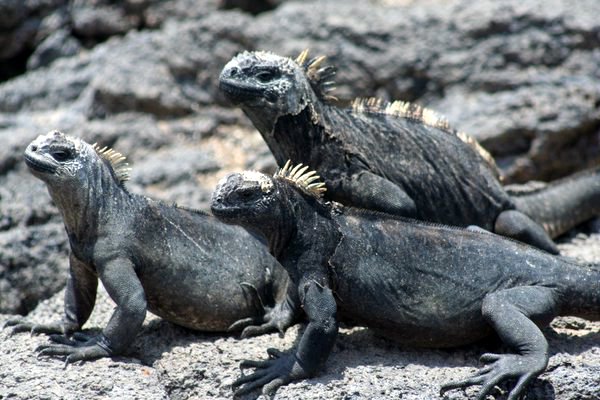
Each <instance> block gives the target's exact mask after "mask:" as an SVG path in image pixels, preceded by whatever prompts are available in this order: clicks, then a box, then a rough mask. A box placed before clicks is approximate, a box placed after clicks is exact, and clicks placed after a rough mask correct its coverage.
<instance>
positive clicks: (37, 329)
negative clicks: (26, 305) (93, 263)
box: [5, 253, 98, 335]
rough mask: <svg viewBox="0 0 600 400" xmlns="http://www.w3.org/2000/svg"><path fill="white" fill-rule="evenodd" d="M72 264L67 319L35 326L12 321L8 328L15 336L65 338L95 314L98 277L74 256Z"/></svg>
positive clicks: (17, 320)
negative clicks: (61, 335) (51, 334)
mask: <svg viewBox="0 0 600 400" xmlns="http://www.w3.org/2000/svg"><path fill="white" fill-rule="evenodd" d="M69 265H70V266H69V277H68V278H67V286H66V289H65V305H64V310H65V314H64V316H63V319H62V320H60V321H55V322H51V323H47V324H35V323H32V322H29V321H27V320H24V319H14V320H10V321H8V322H6V324H5V326H12V332H11V333H12V334H14V333H18V332H32V333H61V334H63V335H65V334H70V333H72V332H75V331H78V330H79V329H81V327H82V326H83V324H84V323H85V322H86V321H87V320H88V318H89V316H90V314H91V313H92V310H93V308H94V303H95V302H96V290H97V287H98V277H97V276H96V275H95V273H94V271H93V269H92V268H91V267H90V266H88V265H87V264H85V263H84V262H83V261H81V260H79V259H78V258H77V257H75V256H74V255H73V254H72V253H71V255H70V256H69Z"/></svg>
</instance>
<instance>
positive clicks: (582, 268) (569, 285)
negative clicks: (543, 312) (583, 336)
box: [559, 264, 600, 321]
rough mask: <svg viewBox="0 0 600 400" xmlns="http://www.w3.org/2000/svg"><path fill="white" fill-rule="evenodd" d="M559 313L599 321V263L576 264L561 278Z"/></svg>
mask: <svg viewBox="0 0 600 400" xmlns="http://www.w3.org/2000/svg"><path fill="white" fill-rule="evenodd" d="M562 283H563V284H565V285H566V291H565V292H564V293H563V296H561V301H562V302H563V304H561V305H560V307H559V308H560V309H561V310H562V312H561V313H560V314H561V315H571V316H575V317H580V318H584V319H587V320H589V321H600V265H599V264H593V265H578V266H577V268H575V269H574V270H572V271H571V272H570V273H567V275H566V276H565V277H563V279H562Z"/></svg>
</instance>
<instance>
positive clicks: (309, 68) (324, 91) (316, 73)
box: [293, 49, 337, 100]
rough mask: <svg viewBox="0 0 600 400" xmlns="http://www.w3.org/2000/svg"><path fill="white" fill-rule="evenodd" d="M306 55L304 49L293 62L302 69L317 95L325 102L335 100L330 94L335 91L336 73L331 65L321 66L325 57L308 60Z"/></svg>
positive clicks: (306, 52)
mask: <svg viewBox="0 0 600 400" xmlns="http://www.w3.org/2000/svg"><path fill="white" fill-rule="evenodd" d="M308 54H309V50H308V49H305V50H303V51H302V52H301V53H300V54H299V55H298V57H296V59H294V60H293V61H294V62H295V63H296V64H298V65H299V66H300V67H302V69H304V72H305V73H306V77H307V78H308V80H309V82H310V83H311V85H312V87H313V89H314V90H315V92H316V93H317V94H318V95H320V96H322V97H324V98H325V99H326V100H337V99H336V97H335V96H333V95H331V94H330V92H332V91H333V90H334V89H335V82H334V80H333V77H334V76H335V73H336V71H335V68H334V67H333V66H331V65H323V66H322V64H323V62H324V61H325V60H326V59H327V57H326V56H324V55H323V56H319V57H315V58H311V59H309V58H308Z"/></svg>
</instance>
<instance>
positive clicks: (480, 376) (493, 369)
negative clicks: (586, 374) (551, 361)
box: [440, 353, 546, 400]
mask: <svg viewBox="0 0 600 400" xmlns="http://www.w3.org/2000/svg"><path fill="white" fill-rule="evenodd" d="M480 361H482V362H484V363H490V364H489V365H487V366H485V367H483V368H481V369H480V370H479V371H477V372H476V373H474V374H473V375H471V376H470V377H468V378H466V379H464V380H462V381H456V382H449V383H447V384H444V385H443V386H442V388H441V390H440V393H441V394H443V393H444V392H446V391H448V390H452V389H458V388H464V387H468V386H473V385H481V389H480V391H479V394H478V396H477V400H484V399H485V398H486V396H487V395H489V394H490V392H491V391H492V390H493V388H494V386H496V385H497V384H499V383H500V382H502V381H504V380H506V379H510V378H516V379H518V380H517V383H516V385H515V386H514V387H513V389H512V390H510V392H509V396H508V398H507V399H508V400H517V399H519V398H520V397H521V395H522V394H523V392H524V390H525V388H526V387H527V385H528V384H529V382H531V380H532V379H534V378H535V377H536V376H538V375H539V374H540V373H541V372H542V371H543V370H544V368H545V367H546V361H545V360H544V359H543V357H536V356H534V355H531V356H524V355H517V354H492V353H486V354H484V355H482V356H481V358H480Z"/></svg>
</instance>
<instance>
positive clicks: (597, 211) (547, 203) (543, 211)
mask: <svg viewBox="0 0 600 400" xmlns="http://www.w3.org/2000/svg"><path fill="white" fill-rule="evenodd" d="M505 188H506V191H507V192H508V193H509V194H510V195H511V196H512V198H513V200H514V202H515V203H516V205H517V210H519V211H521V212H523V213H524V214H527V215H528V216H529V217H530V218H532V219H533V220H534V221H536V222H538V223H539V224H541V225H542V226H543V227H544V228H545V229H546V231H547V232H548V234H549V235H550V236H551V237H553V238H554V237H557V236H559V235H561V234H563V233H565V232H566V231H568V230H569V229H571V228H573V227H575V226H576V225H578V224H580V223H582V222H584V221H586V220H589V219H591V218H593V217H596V216H600V167H597V168H594V169H590V170H586V171H582V172H579V173H577V174H574V175H571V176H567V177H565V178H562V179H559V180H556V181H553V182H550V183H547V184H545V183H541V182H539V183H530V184H526V185H509V186H506V187H505Z"/></svg>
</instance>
